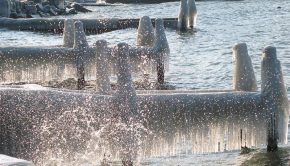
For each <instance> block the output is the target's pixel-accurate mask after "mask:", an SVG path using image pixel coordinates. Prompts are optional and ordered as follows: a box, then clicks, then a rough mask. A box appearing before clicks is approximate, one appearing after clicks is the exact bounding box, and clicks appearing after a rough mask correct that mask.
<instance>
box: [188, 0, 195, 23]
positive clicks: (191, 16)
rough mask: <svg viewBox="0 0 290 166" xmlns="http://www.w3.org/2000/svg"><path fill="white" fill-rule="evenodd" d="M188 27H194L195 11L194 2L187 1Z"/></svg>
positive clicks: (191, 0) (192, 0)
mask: <svg viewBox="0 0 290 166" xmlns="http://www.w3.org/2000/svg"><path fill="white" fill-rule="evenodd" d="M187 6H188V26H189V27H190V28H194V27H195V26H196V17H197V10H196V5H195V0H188V2H187Z"/></svg>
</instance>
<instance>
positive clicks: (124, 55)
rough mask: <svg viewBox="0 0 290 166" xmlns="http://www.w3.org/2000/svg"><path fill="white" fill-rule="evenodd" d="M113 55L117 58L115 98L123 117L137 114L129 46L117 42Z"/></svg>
mask: <svg viewBox="0 0 290 166" xmlns="http://www.w3.org/2000/svg"><path fill="white" fill-rule="evenodd" d="M113 55H114V56H115V57H116V58H117V94H116V95H117V98H118V99H117V100H118V101H119V102H120V104H119V107H120V111H121V112H122V113H121V114H122V115H121V116H123V115H124V116H125V117H123V119H127V118H128V117H134V115H137V96H136V91H135V88H134V85H133V81H132V76H131V71H130V64H129V46H128V44H127V43H119V44H118V45H117V46H115V47H114V50H113Z"/></svg>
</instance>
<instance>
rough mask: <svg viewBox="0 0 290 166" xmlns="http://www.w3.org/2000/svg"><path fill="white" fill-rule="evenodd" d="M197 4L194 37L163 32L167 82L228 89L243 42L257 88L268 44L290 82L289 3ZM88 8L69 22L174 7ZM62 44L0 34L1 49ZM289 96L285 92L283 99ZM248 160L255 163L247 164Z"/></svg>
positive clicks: (117, 35) (185, 160) (179, 160)
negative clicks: (235, 50) (166, 47)
mask: <svg viewBox="0 0 290 166" xmlns="http://www.w3.org/2000/svg"><path fill="white" fill-rule="evenodd" d="M196 4H197V10H198V19H197V20H198V21H197V32H196V33H194V32H186V33H181V34H180V33H177V32H176V31H174V30H170V29H167V30H166V35H167V40H168V42H169V45H170V50H171V54H170V61H169V71H168V72H167V73H166V78H165V79H166V82H168V83H170V84H172V85H175V86H176V87H178V88H182V89H187V88H190V89H230V88H231V87H232V76H233V58H232V51H231V48H232V46H233V45H234V44H235V43H241V42H245V43H247V45H248V51H249V55H250V56H251V58H252V62H253V66H254V70H255V73H256V77H257V80H258V84H259V85H260V80H261V78H260V72H261V71H260V68H261V53H262V49H263V48H264V47H265V46H268V45H272V46H275V47H277V54H278V59H280V61H281V63H282V69H283V72H284V77H285V82H286V84H289V83H290V41H289V37H290V28H289V27H290V14H289V13H290V5H289V1H288V0H272V1H264V0H255V1H254V0H245V1H207V2H197V3H196ZM278 7H279V8H278ZM280 7H281V8H280ZM89 8H90V9H91V10H93V12H92V13H88V14H79V15H74V16H69V17H73V18H109V17H117V18H139V17H141V16H144V15H147V16H150V17H151V18H157V17H161V18H164V17H167V18H168V17H176V16H177V14H178V10H179V3H178V2H172V3H163V4H154V5H150V4H149V5H123V4H120V5H118V6H109V7H89ZM136 33H137V31H136V29H126V30H118V31H114V32H109V33H104V34H100V35H90V36H88V37H87V39H88V41H89V43H90V44H93V43H94V42H95V41H96V40H99V39H105V40H107V41H109V42H110V44H111V45H115V44H117V43H118V42H127V43H129V44H131V45H135V43H136ZM61 44H62V36H61V35H59V34H48V33H37V32H19V31H10V30H7V29H0V46H15V45H18V46H24V45H27V46H43V45H61ZM289 93H290V92H289V90H288V96H289ZM288 152H290V150H289V147H287V146H286V147H285V148H284V149H282V150H281V151H279V152H278V153H274V154H270V155H269V154H266V153H264V150H258V151H257V152H254V153H252V154H249V155H239V151H235V152H224V153H214V154H200V155H191V154H183V153H182V154H180V155H178V156H164V157H153V158H147V159H142V161H141V165H156V166H157V165H166V166H167V165H172V166H176V165H182V166H183V165H221V166H224V165H288V164H289V163H288V158H289V157H288V156H289V155H288ZM253 156H255V157H256V158H254V159H256V160H254V159H252V160H251V161H247V160H248V159H249V158H251V157H253ZM253 160H254V161H253ZM270 161H271V162H272V161H273V162H274V163H271V162H270ZM277 163H278V164H277ZM279 163H281V164H279ZM116 164H118V163H116ZM119 164H120V163H119ZM84 165H91V164H84Z"/></svg>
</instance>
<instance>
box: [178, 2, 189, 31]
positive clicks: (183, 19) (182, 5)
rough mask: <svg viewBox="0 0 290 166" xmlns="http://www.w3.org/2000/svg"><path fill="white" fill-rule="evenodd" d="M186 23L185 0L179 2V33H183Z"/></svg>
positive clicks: (186, 8)
mask: <svg viewBox="0 0 290 166" xmlns="http://www.w3.org/2000/svg"><path fill="white" fill-rule="evenodd" d="M187 21H188V7H187V0H181V1H180V8H179V15H178V22H177V29H178V30H179V31H184V30H186V29H187Z"/></svg>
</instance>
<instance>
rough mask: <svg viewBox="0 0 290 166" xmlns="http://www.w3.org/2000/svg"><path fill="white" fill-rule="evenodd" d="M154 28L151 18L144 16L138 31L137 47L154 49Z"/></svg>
mask: <svg viewBox="0 0 290 166" xmlns="http://www.w3.org/2000/svg"><path fill="white" fill-rule="evenodd" d="M154 38H155V36H154V28H153V25H152V22H151V19H150V17H148V16H143V17H142V18H141V19H140V21H139V26H138V31H137V46H146V47H152V46H153V44H154Z"/></svg>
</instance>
